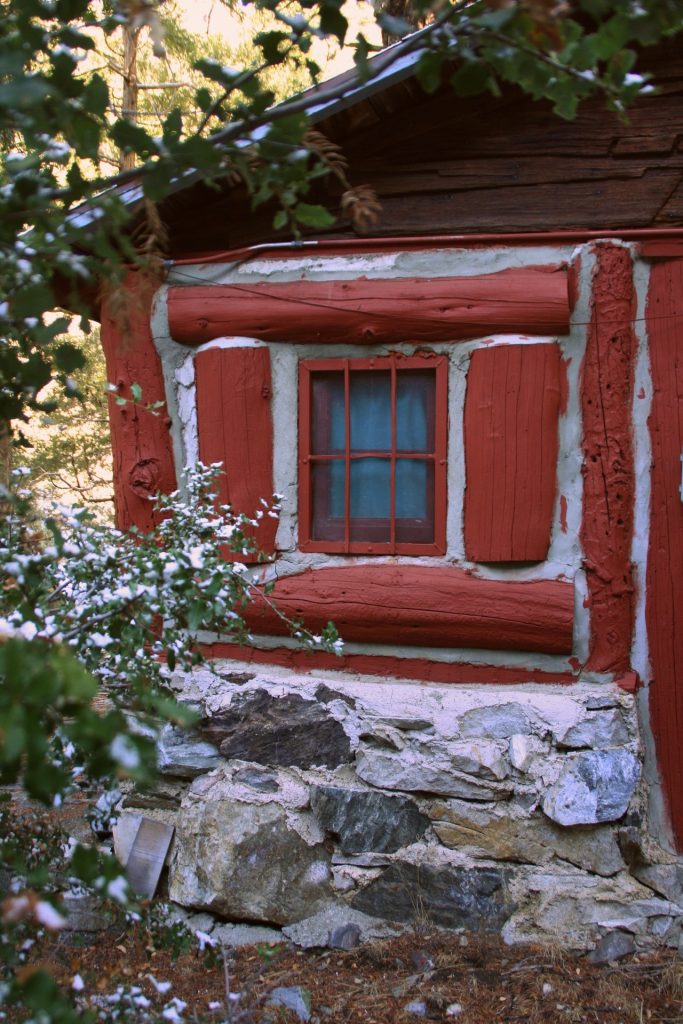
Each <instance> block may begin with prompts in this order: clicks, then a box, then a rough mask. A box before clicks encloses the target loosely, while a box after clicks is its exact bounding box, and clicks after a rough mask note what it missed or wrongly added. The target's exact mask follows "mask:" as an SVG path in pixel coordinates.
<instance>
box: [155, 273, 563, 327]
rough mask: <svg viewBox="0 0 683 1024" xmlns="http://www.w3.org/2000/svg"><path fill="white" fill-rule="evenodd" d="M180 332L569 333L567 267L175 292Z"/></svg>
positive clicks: (171, 303)
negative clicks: (466, 275)
mask: <svg viewBox="0 0 683 1024" xmlns="http://www.w3.org/2000/svg"><path fill="white" fill-rule="evenodd" d="M168 321H169V330H170V332H171V336H172V337H173V338H175V340H176V341H179V342H181V343H183V344H185V345H200V344H201V343H202V342H205V341H211V340H212V339H213V338H220V337H223V336H225V335H229V336H237V335H241V336H244V337H249V338H260V339H262V340H263V341H278V342H320V343H324V344H327V345H329V344H345V345H350V344H361V345H376V344H381V343H388V344H394V343H395V342H397V341H401V342H403V341H408V342H411V341H414V342H425V341H426V342H434V341H457V340H464V339H467V338H477V337H481V336H482V335H484V334H488V333H502V332H504V333H517V332H518V331H525V332H527V333H529V334H537V335H541V334H543V335H544V334H566V333H567V330H568V326H569V299H568V295H567V271H566V268H565V267H558V266H545V267H512V268H508V269H506V270H500V271H498V272H497V273H493V274H481V275H473V276H471V277H444V278H436V277H435V278H401V279H398V278H397V279H393V278H390V279H384V280H374V279H373V280H368V279H367V278H363V277H360V278H357V279H354V280H351V281H338V280H333V281H308V280H301V281H289V282H276V283H275V282H258V283H254V284H249V285H246V284H222V285H196V286H190V287H183V288H181V287H176V288H170V289H169V292H168Z"/></svg>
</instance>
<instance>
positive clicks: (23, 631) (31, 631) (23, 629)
mask: <svg viewBox="0 0 683 1024" xmlns="http://www.w3.org/2000/svg"><path fill="white" fill-rule="evenodd" d="M17 632H18V634H19V636H22V637H23V638H24V640H33V638H34V636H35V635H36V633H37V632H38V627H37V626H36V624H35V622H22V624H21V626H19V629H18V630H17Z"/></svg>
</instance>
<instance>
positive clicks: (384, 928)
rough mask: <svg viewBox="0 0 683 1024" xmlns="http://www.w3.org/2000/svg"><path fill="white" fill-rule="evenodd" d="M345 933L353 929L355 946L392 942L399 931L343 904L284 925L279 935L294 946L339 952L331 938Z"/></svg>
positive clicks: (397, 928)
mask: <svg viewBox="0 0 683 1024" xmlns="http://www.w3.org/2000/svg"><path fill="white" fill-rule="evenodd" d="M347 929H354V930H356V929H357V931H358V941H359V942H370V941H371V940H374V939H388V938H393V937H394V936H396V935H399V934H400V932H401V931H402V930H403V929H402V928H401V927H400V926H399V925H396V924H393V923H389V922H388V921H383V920H381V919H378V918H377V917H371V916H369V915H368V914H363V913H361V912H360V911H359V910H354V909H353V908H352V907H349V906H346V904H343V903H330V904H328V905H327V906H326V907H324V908H323V909H322V910H319V911H318V913H317V914H313V915H312V917H307V918H304V920H303V921H297V923H296V924H290V925H286V926H285V927H284V928H283V929H282V931H283V933H284V934H285V935H286V936H287V938H288V939H290V940H291V941H292V942H293V943H294V944H295V945H297V946H301V947H302V948H303V949H315V948H323V947H325V946H328V947H333V948H340V947H338V945H337V942H336V941H333V937H335V936H336V937H338V936H339V935H340V934H341V932H342V931H344V930H347ZM343 948H346V947H343Z"/></svg>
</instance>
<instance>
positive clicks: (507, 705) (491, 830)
mask: <svg viewBox="0 0 683 1024" xmlns="http://www.w3.org/2000/svg"><path fill="white" fill-rule="evenodd" d="M175 683H176V685H177V688H178V690H179V692H180V694H181V696H182V698H183V700H185V701H187V702H188V703H190V704H192V705H193V706H195V708H196V709H197V711H198V712H199V714H200V716H201V720H200V723H199V725H198V727H197V728H196V729H195V730H194V731H193V732H192V733H187V732H185V733H181V732H178V731H176V730H174V729H173V728H171V727H167V728H166V729H165V731H164V733H163V735H162V739H161V744H160V751H159V764H160V769H161V773H162V774H161V781H160V782H159V783H158V785H157V787H156V789H155V790H154V791H153V792H151V793H145V794H140V793H131V794H129V795H128V796H127V797H126V800H125V807H124V810H123V812H122V820H121V824H120V826H119V827H118V829H117V836H118V837H123V835H124V834H125V833H126V827H125V826H126V820H125V819H126V818H127V817H130V816H131V815H135V814H145V815H148V816H152V817H154V816H160V817H163V818H164V820H166V821H169V822H171V823H173V824H174V825H175V828H176V835H175V839H174V843H173V846H172V849H171V855H170V862H169V895H170V898H171V899H172V900H173V901H175V902H176V903H178V904H180V905H181V906H182V907H185V908H188V909H192V910H195V911H207V912H209V913H211V914H214V915H217V916H218V917H220V918H222V919H224V920H227V921H233V922H250V923H256V924H260V925H271V926H272V925H277V926H279V927H283V928H284V930H285V933H287V934H289V933H291V935H292V937H295V936H297V935H298V936H299V938H300V940H301V941H302V942H304V943H305V942H306V938H305V936H306V935H308V936H309V938H310V936H311V935H313V936H318V937H321V936H322V935H323V933H325V935H327V933H328V932H329V931H330V930H334V924H335V922H336V923H337V924H340V923H341V925H342V926H345V927H347V928H348V927H351V928H355V929H357V930H358V932H359V934H363V933H364V934H367V935H372V934H379V933H380V932H381V929H382V928H385V929H386V928H388V929H389V930H391V929H392V928H395V927H400V926H415V925H423V924H431V925H437V926H441V927H446V928H454V929H461V928H465V929H474V930H484V931H491V930H495V931H500V932H501V933H502V935H503V937H504V938H505V939H506V940H507V941H509V942H525V941H533V942H536V941H538V942H543V943H557V942H558V941H559V942H561V943H562V944H563V945H564V946H569V947H575V948H580V949H585V948H589V947H592V946H594V945H595V944H596V943H597V942H598V941H599V940H600V939H601V937H602V936H604V935H605V934H607V933H609V932H612V931H614V930H619V931H622V932H625V933H628V934H629V935H632V936H633V938H634V940H635V942H636V943H637V944H638V945H639V946H641V947H648V946H652V945H657V944H662V943H664V944H666V945H673V946H677V945H678V943H679V937H680V932H681V923H682V915H683V910H681V902H683V895H682V888H681V887H682V882H683V870H682V869H681V868H680V867H679V864H678V862H677V860H676V858H675V857H673V856H672V855H671V854H668V853H667V852H666V851H664V850H663V849H662V848H660V847H659V846H658V845H657V844H656V842H654V840H653V839H652V838H651V837H650V836H649V835H648V834H647V828H646V823H645V818H644V813H645V793H644V782H643V780H642V777H641V761H640V747H639V741H638V727H637V721H636V716H635V711H634V706H633V698H632V696H631V695H629V694H626V693H623V692H622V691H620V690H619V689H618V688H617V687H613V686H610V685H607V684H599V685H598V684H588V683H582V684H576V685H573V686H567V687H559V686H558V687H547V686H545V687H544V686H538V685H529V686H527V687H515V689H514V691H511V690H510V689H509V688H505V687H495V686H479V687H476V686H472V687H467V686H451V687H449V686H437V685H419V684H415V683H399V682H373V681H372V680H369V679H360V678H358V679H354V678H352V677H349V676H347V675H345V676H343V677H340V678H339V679H337V678H335V677H333V674H332V673H328V674H327V677H326V678H323V677H322V675H319V676H317V677H315V678H314V677H312V676H310V675H296V674H294V673H292V672H288V671H287V670H285V669H277V668H268V669H267V670H263V671H258V672H255V671H254V670H253V668H251V667H249V666H246V665H245V666H239V665H236V664H235V663H234V662H229V663H228V662H226V663H215V664H214V665H213V666H212V668H211V669H207V668H201V669H198V670H196V671H195V672H194V673H192V674H191V675H189V676H184V677H178V678H177V679H176V681H175ZM128 831H129V830H128ZM118 842H119V847H121V846H122V844H123V840H122V839H121V838H119V840H118ZM124 845H125V844H124ZM311 941H312V940H311ZM321 944H323V943H322V942H321Z"/></svg>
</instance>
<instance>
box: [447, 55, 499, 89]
mask: <svg viewBox="0 0 683 1024" xmlns="http://www.w3.org/2000/svg"><path fill="white" fill-rule="evenodd" d="M451 85H452V86H453V88H454V89H455V91H456V93H457V95H458V96H477V95H478V94H479V93H481V92H484V90H485V89H488V88H489V87H490V85H491V72H490V71H489V69H488V68H487V67H486V66H485V65H484V64H482V63H478V62H474V61H468V62H467V63H466V64H463V66H462V67H461V68H459V69H458V71H456V73H455V74H454V75H453V76H452V77H451Z"/></svg>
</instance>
